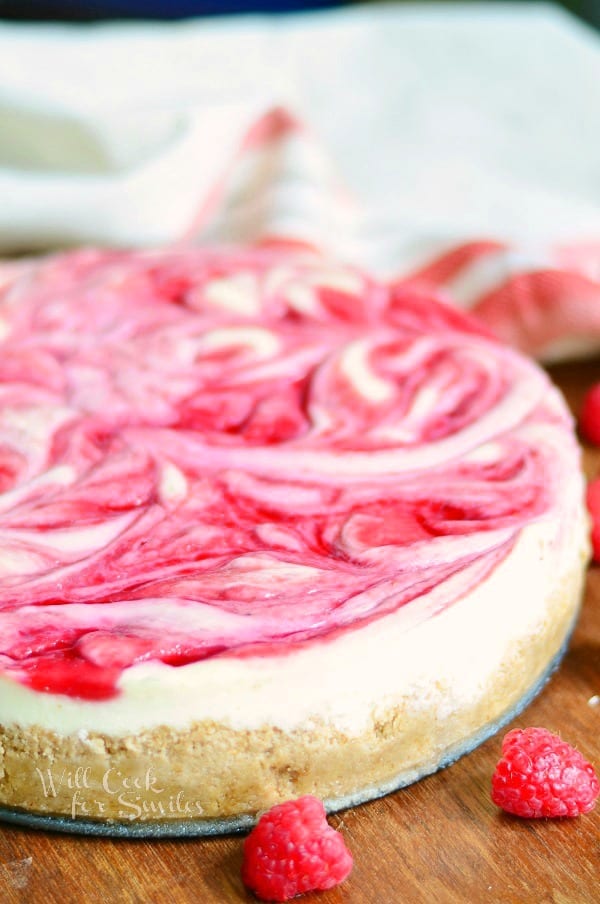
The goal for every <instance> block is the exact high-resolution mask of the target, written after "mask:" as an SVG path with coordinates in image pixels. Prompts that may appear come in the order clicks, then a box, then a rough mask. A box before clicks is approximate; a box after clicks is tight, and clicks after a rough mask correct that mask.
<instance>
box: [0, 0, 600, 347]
mask: <svg viewBox="0 0 600 904" xmlns="http://www.w3.org/2000/svg"><path fill="white" fill-rule="evenodd" d="M274 109H275V110H276V112H275V113H271V114H269V113H268V111H273V110H274ZM277 111H279V112H277ZM282 111H287V112H282ZM290 114H291V116H290ZM294 119H295V120H297V122H299V123H303V124H304V126H301V125H298V124H297V123H295V122H294ZM599 147H600V41H599V40H598V38H597V36H596V35H595V33H593V32H592V31H591V30H588V29H587V28H586V27H585V26H583V25H582V24H580V23H578V22H577V21H576V20H575V19H572V18H571V17H569V16H568V15H567V14H566V13H564V12H562V11H560V10H559V9H558V8H556V7H553V6H551V5H547V4H528V3H512V4H495V3H485V4H471V3H469V4H462V5H461V4H458V5H446V4H444V5H432V6H429V5H427V4H415V5H404V4H403V5H389V4H381V5H379V4H369V5H365V6H362V7H352V8H346V9H343V10H337V11H333V12H327V13H315V14H304V15H297V16H285V17H280V18H268V17H260V16H251V17H241V18H232V19H223V20H199V21H189V22H182V23H176V24H106V25H93V26H91V25H85V26H58V25H54V26H40V25H36V26H31V25H9V24H6V23H5V24H0V249H2V250H4V251H5V252H9V251H11V250H17V249H19V248H27V249H33V248H38V247H39V248H45V247H57V246H61V245H65V244H70V243H96V242H97V243H104V244H119V245H145V244H160V243H166V242H177V241H181V240H182V239H183V240H201V241H219V242H223V241H224V242H235V241H255V240H257V239H261V238H264V237H266V236H270V235H284V236H289V237H292V238H295V239H301V240H305V241H308V242H311V243H312V244H314V245H316V246H318V247H319V248H321V249H322V250H324V251H326V252H331V253H333V254H335V255H337V256H339V257H342V258H345V259H347V260H351V261H352V262H354V263H357V264H359V265H362V266H366V267H367V268H369V269H371V270H374V271H376V272H378V273H380V274H382V275H385V276H388V277H389V276H397V275H406V274H410V273H413V272H414V271H415V270H419V269H420V268H423V267H425V268H426V271H427V272H426V282H427V284H428V285H431V287H432V288H435V289H436V290H437V291H441V292H443V293H446V295H447V296H448V297H449V298H451V299H452V300H454V301H456V302H457V303H459V304H462V305H466V306H472V307H475V309H476V310H478V306H480V301H482V299H483V310H484V313H485V311H488V309H489V308H490V300H489V298H488V295H489V293H490V291H492V290H494V289H499V288H500V289H502V291H505V289H504V286H505V284H509V285H508V291H509V295H510V305H512V306H514V307H515V310H516V311H517V315H518V314H519V311H520V309H521V308H522V307H523V306H524V305H525V303H527V304H529V303H530V296H534V297H535V299H537V300H536V302H535V304H536V305H537V309H536V310H538V313H539V314H540V317H547V316H548V314H547V313H544V312H545V311H546V309H547V307H548V303H547V298H546V296H547V294H548V291H550V294H551V295H553V301H552V303H553V305H554V314H552V312H550V313H551V315H552V316H554V317H555V319H554V321H553V322H555V323H556V324H557V328H556V329H555V330H554V335H553V336H551V337H550V338H548V336H544V337H542V339H543V342H542V341H541V340H540V342H538V341H537V339H536V338H535V337H534V339H535V341H532V340H531V338H530V336H529V335H525V334H524V335H523V336H508V338H511V339H512V340H513V341H515V342H516V343H517V344H519V345H521V347H523V348H525V349H526V350H528V351H531V352H532V353H534V354H544V355H546V356H548V355H553V354H555V353H558V354H563V353H564V352H568V353H571V352H572V351H573V350H576V349H580V348H583V347H585V348H586V349H587V347H588V346H591V347H594V346H595V345H596V343H597V342H598V341H600V154H599V153H598V148H599ZM482 239H485V240H489V239H491V240H494V242H497V243H499V244H498V247H495V246H494V247H493V248H490V247H488V246H487V245H485V246H483V245H481V242H480V240H482ZM474 240H477V241H478V242H479V244H477V245H476V246H474V247H471V246H469V248H468V249H467V252H465V253H463V251H462V250H461V251H460V254H459V258H460V266H458V267H457V266H455V265H454V264H452V266H451V267H450V269H449V270H448V267H447V266H446V265H445V264H444V267H442V270H443V274H442V276H440V271H439V267H438V268H437V269H435V268H434V271H431V270H430V269H429V270H428V269H427V267H426V265H428V264H431V262H432V261H435V260H436V259H437V258H438V257H439V256H440V255H442V254H444V253H445V252H446V251H447V250H448V249H452V248H457V247H458V248H459V249H460V246H462V245H463V244H464V243H473V241H474ZM565 246H568V247H566V248H565ZM574 249H575V250H574ZM565 261H568V263H567V264H565ZM565 266H566V267H567V268H570V270H571V271H573V272H570V273H569V274H568V279H566V281H565V279H562V277H564V276H565V273H564V270H565ZM557 267H558V268H559V269H561V279H562V282H560V285H559V287H558V289H559V290H558V291H556V290H555V286H556V280H554V282H553V281H550V283H551V284H549V283H548V280H547V279H546V280H545V281H543V282H542V284H541V285H538V284H537V283H536V284H535V285H534V286H533V288H532V287H531V286H530V285H529V283H527V285H526V286H525V296H526V302H525V301H523V286H522V285H521V284H519V285H518V286H517V289H518V291H517V292H516V294H515V292H514V291H513V289H512V288H511V285H512V283H511V280H513V279H514V278H515V277H518V276H519V275H520V274H522V273H525V274H530V273H535V272H536V271H539V270H543V269H548V268H551V269H552V268H554V269H556V268H557ZM573 273H575V274H576V281H577V280H578V282H577V284H576V285H575V283H574V282H573V279H572V278H571V277H572V276H573ZM432 274H433V275H432ZM582 279H583V284H582ZM549 285H550V290H549V289H548V286H549ZM574 292H575V294H576V295H577V296H578V299H579V307H578V309H577V324H575V325H573V324H572V323H571V319H572V318H571V319H570V315H569V316H567V318H566V320H565V318H564V316H563V314H564V305H565V298H567V299H568V298H571V297H572V296H573V293H574ZM511 293H512V294H511ZM503 299H504V296H502V298H501V299H500V304H499V303H498V301H497V300H495V299H492V302H491V308H492V314H491V315H490V314H489V313H488V314H486V317H487V319H488V320H489V322H490V323H491V325H492V326H493V328H496V329H498V331H499V332H500V333H503V334H505V335H506V334H507V330H506V329H505V327H504V326H503V325H502V322H501V321H503V317H504V313H503V311H504V309H505V308H506V302H505V301H504V300H503ZM558 308H560V311H559V313H560V314H561V317H562V321H560V324H559V319H557V318H558V314H556V312H557V311H558ZM511 316H512V314H511ZM530 319H531V318H530ZM513 320H514V318H513ZM508 333H510V330H508ZM564 333H566V345H565V343H564V342H563V341H562V339H561V341H559V342H558V344H557V337H558V336H559V335H561V336H562V334H564ZM590 337H591V338H590ZM536 342H537V344H536ZM540 343H541V344H540ZM543 343H546V344H545V345H544V344H543Z"/></svg>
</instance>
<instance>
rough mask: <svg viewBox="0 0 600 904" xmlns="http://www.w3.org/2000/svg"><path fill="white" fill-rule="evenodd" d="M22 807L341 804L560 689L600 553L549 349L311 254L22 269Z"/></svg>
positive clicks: (14, 580)
mask: <svg viewBox="0 0 600 904" xmlns="http://www.w3.org/2000/svg"><path fill="white" fill-rule="evenodd" d="M0 337H1V342H2V351H1V355H0V807H2V812H3V814H4V816H5V817H6V815H7V814H9V815H10V814H13V815H14V814H17V815H18V814H28V815H30V814H38V815H42V816H47V817H51V818H57V817H61V818H64V821H66V822H67V823H68V825H69V826H71V827H72V828H73V829H74V830H77V828H78V827H79V826H82V827H83V826H85V825H88V824H91V823H96V824H104V825H106V826H111V825H112V826H116V827H118V826H120V825H131V824H141V823H143V824H150V825H155V826H160V825H166V824H169V823H177V824H184V825H185V824H186V823H188V824H189V825H194V826H196V828H197V830H198V831H204V830H206V831H210V828H211V826H212V827H215V826H216V827H217V828H219V827H229V828H231V827H235V826H238V825H243V824H246V823H247V822H248V821H251V820H252V819H254V818H255V816H256V814H257V813H259V812H260V811H262V810H264V809H266V808H268V807H270V806H271V805H273V804H275V803H277V802H280V801H284V800H286V799H289V798H293V797H297V796H299V795H302V794H307V793H310V794H314V795H316V796H318V797H320V798H322V799H323V800H324V801H325V802H326V805H327V807H328V808H329V809H330V810H333V809H336V808H340V807H343V806H347V805H349V804H354V803H358V802H361V801H364V800H368V799H370V798H373V797H376V796H379V795H382V794H384V793H387V792H389V791H392V790H394V789H397V788H399V787H401V786H403V785H406V784H408V783H410V782H413V781H415V780H417V779H419V778H421V777H423V776H424V775H427V774H429V773H431V772H433V771H435V770H436V769H438V768H440V766H442V765H445V764H447V763H449V762H451V761H452V760H454V759H456V757H458V756H459V755H461V754H462V753H464V752H465V751H468V750H470V749H472V748H473V747H474V746H475V745H476V744H478V743H479V742H480V741H481V740H483V739H484V738H485V737H487V736H489V735H490V734H491V733H492V732H493V731H495V730H497V729H498V727H499V726H500V725H502V724H504V723H505V722H506V721H508V720H509V719H510V718H511V716H512V715H513V714H514V713H515V712H517V711H518V710H519V708H521V707H522V706H524V705H525V703H526V702H527V701H528V700H529V699H530V698H531V697H532V695H533V694H534V693H535V692H537V690H538V689H539V688H540V687H541V686H542V684H543V682H544V680H545V679H546V678H547V676H548V674H549V672H550V671H551V669H552V668H553V667H554V666H555V665H556V663H557V661H558V659H559V657H560V655H561V652H562V651H563V650H564V647H565V644H566V642H567V640H568V637H569V634H570V631H571V629H572V627H573V624H574V621H575V618H576V615H577V611H578V607H579V603H580V599H581V592H582V583H583V578H584V573H585V567H586V562H587V557H588V526H587V521H586V517H585V513H584V505H583V478H582V475H581V471H580V464H579V449H578V445H577V442H576V439H575V436H574V431H573V425H572V421H571V417H570V415H569V413H568V411H567V408H566V406H565V403H564V401H563V399H562V397H561V395H560V394H559V392H558V390H557V389H556V388H555V387H554V386H553V385H552V384H551V382H550V380H549V378H548V377H547V375H546V374H545V373H544V372H543V371H542V370H541V369H540V368H539V367H538V366H537V365H536V364H535V363H533V362H532V361H531V360H528V359H526V358H525V357H523V356H522V355H521V354H520V353H518V352H516V351H514V350H512V349H510V348H509V347H507V346H505V345H503V344H501V343H499V342H498V341H497V340H496V339H495V338H494V337H493V336H492V335H491V334H489V333H488V332H487V331H486V330H485V329H484V328H482V327H481V326H480V325H478V324H477V323H476V322H475V321H474V320H472V319H469V318H468V317H466V316H464V315H462V314H460V313H458V312H456V311H454V310H452V309H451V308H449V307H447V306H445V305H444V304H442V303H441V302H439V301H437V300H436V299H434V298H431V297H428V296H426V295H424V294H422V293H420V292H418V291H415V290H414V289H412V288H410V287H408V286H406V287H403V286H402V285H387V284H384V283H382V282H380V281H378V280H376V279H374V278H372V277H370V276H369V275H366V274H363V273H361V272H359V271H358V270H355V269H354V268H352V267H350V266H347V265H340V264H339V263H336V262H333V261H331V260H329V259H324V258H322V257H321V256H319V255H317V254H315V253H312V252H310V251H308V250H302V249H295V250H294V249H291V248H276V247H274V248H262V249H261V248H257V249H239V248H225V249H218V248H209V249H207V248H189V249H165V250H146V251H135V252H130V251H111V250H93V249H84V250H76V251H71V252H66V253H61V254H55V255H51V256H47V257H42V258H36V259H28V260H24V261H20V262H17V263H16V264H14V265H11V267H10V270H7V271H6V272H5V275H4V278H3V279H1V280H0Z"/></svg>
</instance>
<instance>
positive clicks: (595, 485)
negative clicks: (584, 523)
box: [587, 477, 600, 562]
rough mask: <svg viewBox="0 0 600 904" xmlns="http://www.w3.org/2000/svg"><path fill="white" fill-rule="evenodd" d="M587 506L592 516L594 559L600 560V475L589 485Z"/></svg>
mask: <svg viewBox="0 0 600 904" xmlns="http://www.w3.org/2000/svg"><path fill="white" fill-rule="evenodd" d="M587 507H588V511H589V513H590V515H591V516H592V554H593V557H594V561H595V562H600V477H597V478H596V479H595V480H592V481H591V483H590V484H589V485H588V488H587Z"/></svg>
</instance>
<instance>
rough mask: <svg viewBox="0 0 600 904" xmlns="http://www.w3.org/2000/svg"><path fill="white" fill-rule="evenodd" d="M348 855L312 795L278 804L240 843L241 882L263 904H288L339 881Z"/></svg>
mask: <svg viewBox="0 0 600 904" xmlns="http://www.w3.org/2000/svg"><path fill="white" fill-rule="evenodd" d="M351 869H352V855H351V854H350V852H349V850H348V848H347V847H346V844H345V842H344V839H343V838H342V836H341V835H340V833H339V832H336V831H335V829H332V828H331V826H330V825H329V824H328V823H327V819H326V817H325V808H324V807H323V804H322V803H321V801H320V800H317V798H316V797H312V796H311V795H306V796H305V797H300V798H298V800H290V801H287V802H286V803H284V804H278V805H277V806H276V807H273V808H272V809H271V810H269V811H268V812H267V813H265V814H264V815H263V816H261V818H260V819H259V821H258V823H257V824H256V826H255V827H254V829H253V830H252V832H250V834H249V835H248V837H247V838H246V840H245V842H244V863H243V866H242V879H243V881H244V884H245V885H247V886H248V888H251V889H252V891H253V892H254V893H255V894H256V895H257V896H258V897H259V898H262V900H263V901H289V900H290V898H293V897H295V896H296V895H301V894H302V893H303V892H306V891H324V890H325V889H327V888H333V886H334V885H338V884H339V883H340V882H343V881H344V879H345V878H346V876H348V874H349V873H350V870H351Z"/></svg>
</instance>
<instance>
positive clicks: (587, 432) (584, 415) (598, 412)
mask: <svg viewBox="0 0 600 904" xmlns="http://www.w3.org/2000/svg"><path fill="white" fill-rule="evenodd" d="M579 420H580V425H581V432H582V433H583V435H584V436H585V438H586V439H588V440H589V441H590V442H591V443H594V444H595V445H596V446H600V383H596V384H595V385H594V386H592V388H591V389H589V390H588V392H587V393H586V396H585V398H584V400H583V408H582V409H581V417H580V419H579Z"/></svg>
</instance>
